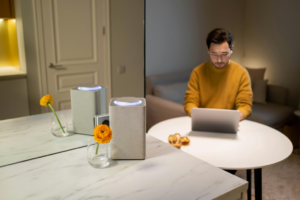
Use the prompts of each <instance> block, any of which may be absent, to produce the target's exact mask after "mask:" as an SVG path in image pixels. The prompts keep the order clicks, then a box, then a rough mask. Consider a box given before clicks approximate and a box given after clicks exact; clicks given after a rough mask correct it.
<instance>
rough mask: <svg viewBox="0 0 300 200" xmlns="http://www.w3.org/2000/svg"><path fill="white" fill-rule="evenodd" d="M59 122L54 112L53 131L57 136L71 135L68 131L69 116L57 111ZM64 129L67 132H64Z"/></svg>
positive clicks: (52, 119)
mask: <svg viewBox="0 0 300 200" xmlns="http://www.w3.org/2000/svg"><path fill="white" fill-rule="evenodd" d="M56 115H57V117H58V119H59V121H60V124H61V126H60V124H59V122H58V121H57V118H56V116H55V115H54V114H52V115H51V132H52V134H53V135H54V136H55V137H67V136H69V133H68V123H67V118H66V116H65V114H63V113H59V114H58V113H56ZM61 127H62V128H63V129H64V131H65V132H63V130H62V128H61Z"/></svg>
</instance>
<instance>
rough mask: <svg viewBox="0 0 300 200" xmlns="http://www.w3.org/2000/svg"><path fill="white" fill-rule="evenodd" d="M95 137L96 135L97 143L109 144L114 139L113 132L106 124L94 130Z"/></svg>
mask: <svg viewBox="0 0 300 200" xmlns="http://www.w3.org/2000/svg"><path fill="white" fill-rule="evenodd" d="M93 135H95V137H94V140H95V141H96V142H98V143H101V144H104V143H109V142H110V140H111V139H112V130H111V129H110V128H109V127H108V126H107V125H106V124H101V125H98V126H96V127H95V128H94V132H93Z"/></svg>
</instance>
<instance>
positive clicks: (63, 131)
mask: <svg viewBox="0 0 300 200" xmlns="http://www.w3.org/2000/svg"><path fill="white" fill-rule="evenodd" d="M48 106H49V107H50V108H51V110H52V112H53V113H54V115H55V117H56V119H57V121H58V123H59V125H60V128H61V130H62V131H63V133H65V130H64V129H63V127H62V125H61V123H60V121H59V119H58V117H57V115H56V112H55V111H54V109H53V108H52V106H51V104H49V103H48Z"/></svg>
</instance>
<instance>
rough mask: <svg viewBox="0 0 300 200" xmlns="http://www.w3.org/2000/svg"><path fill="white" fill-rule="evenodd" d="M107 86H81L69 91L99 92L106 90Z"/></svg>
mask: <svg viewBox="0 0 300 200" xmlns="http://www.w3.org/2000/svg"><path fill="white" fill-rule="evenodd" d="M106 88H107V86H102V85H81V86H78V87H76V88H72V89H71V90H80V91H91V92H95V91H99V90H101V89H106Z"/></svg>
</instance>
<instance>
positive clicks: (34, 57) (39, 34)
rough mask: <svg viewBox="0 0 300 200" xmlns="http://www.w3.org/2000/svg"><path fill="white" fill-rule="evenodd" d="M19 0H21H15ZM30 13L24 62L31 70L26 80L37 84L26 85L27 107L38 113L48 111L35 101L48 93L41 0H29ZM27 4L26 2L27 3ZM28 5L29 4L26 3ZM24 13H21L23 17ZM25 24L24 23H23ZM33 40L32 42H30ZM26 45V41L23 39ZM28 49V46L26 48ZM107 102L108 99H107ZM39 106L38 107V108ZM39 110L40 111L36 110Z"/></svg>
mask: <svg viewBox="0 0 300 200" xmlns="http://www.w3.org/2000/svg"><path fill="white" fill-rule="evenodd" d="M17 1H21V0H17ZM30 1H31V9H32V15H31V16H28V17H27V16H26V18H27V20H28V21H30V20H31V23H32V25H31V27H32V29H30V28H28V29H27V32H28V34H27V36H28V37H27V43H28V45H30V46H31V49H30V50H31V51H26V58H27V59H26V62H27V67H28V66H30V68H31V70H27V71H28V76H27V82H28V83H32V81H37V82H38V84H31V86H30V87H28V96H29V105H30V106H29V108H30V114H31V115H32V114H39V113H46V112H50V109H49V108H48V107H43V106H40V105H39V104H38V103H37V98H38V101H39V99H40V98H41V97H42V96H44V95H46V94H48V81H47V72H46V67H48V64H47V63H46V52H45V43H44V34H43V18H42V17H43V16H42V5H41V0H30ZM102 1H103V3H104V8H103V10H104V11H105V12H104V24H105V35H104V38H103V39H104V52H105V54H104V55H103V57H104V73H105V77H106V78H105V85H106V86H107V87H108V89H107V100H109V99H110V98H111V93H112V91H111V53H110V18H109V16H110V12H109V11H110V1H109V0H102ZM27 5H28V4H27ZM28 6H29V5H28ZM24 16H25V15H22V17H24ZM25 26H26V24H25ZM32 41H34V44H32ZM25 45H26V41H25ZM27 49H28V48H27ZM108 102H109V101H108ZM38 107H39V108H38ZM38 110H40V112H37V111H38Z"/></svg>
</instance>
